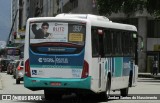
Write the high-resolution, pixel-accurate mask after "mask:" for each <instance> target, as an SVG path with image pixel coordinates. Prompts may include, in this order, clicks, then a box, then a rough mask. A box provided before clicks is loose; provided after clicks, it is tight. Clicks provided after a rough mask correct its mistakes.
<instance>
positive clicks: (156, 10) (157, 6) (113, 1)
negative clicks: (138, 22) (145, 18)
mask: <svg viewBox="0 0 160 103" xmlns="http://www.w3.org/2000/svg"><path fill="white" fill-rule="evenodd" d="M97 5H98V11H99V13H100V14H101V15H110V14H111V13H112V12H114V13H117V12H124V13H125V14H126V15H131V14H133V13H134V12H136V11H143V10H144V9H146V10H147V11H148V13H150V14H152V15H154V16H156V17H158V16H160V0H97Z"/></svg>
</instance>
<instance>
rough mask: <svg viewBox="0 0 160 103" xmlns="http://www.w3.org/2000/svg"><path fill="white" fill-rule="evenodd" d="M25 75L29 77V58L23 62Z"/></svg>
mask: <svg viewBox="0 0 160 103" xmlns="http://www.w3.org/2000/svg"><path fill="white" fill-rule="evenodd" d="M25 75H26V76H28V77H31V72H30V64H29V59H27V60H26V62H25Z"/></svg>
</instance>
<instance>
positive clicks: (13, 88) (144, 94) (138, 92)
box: [0, 73, 160, 103]
mask: <svg viewBox="0 0 160 103" xmlns="http://www.w3.org/2000/svg"><path fill="white" fill-rule="evenodd" d="M0 79H1V80H2V81H1V82H0V87H1V88H0V94H14V95H16V94H17V95H20V94H29V95H40V96H41V99H42V100H41V99H39V101H9V100H1V101H0V103H14V102H15V103H16V102H18V103H22V102H24V103H39V102H46V103H48V101H45V99H44V95H43V91H42V90H41V91H30V90H28V89H26V88H24V86H23V81H22V82H21V84H18V85H17V84H16V80H15V79H13V77H12V75H8V74H6V73H0ZM119 94H120V92H119V91H116V92H111V98H110V100H108V101H105V100H101V99H100V98H99V97H98V96H89V97H83V98H82V97H77V96H76V95H74V94H72V95H64V96H63V99H62V100H59V101H52V103H86V102H87V103H106V102H107V103H160V80H158V79H153V78H138V82H137V86H136V87H132V88H130V89H129V97H126V98H121V97H119ZM115 95H116V96H115ZM133 95H134V96H133ZM114 96H115V97H114ZM117 98H118V99H117ZM119 98H120V99H119ZM148 98H149V99H151V100H146V99H148ZM123 99H125V100H123ZM137 99H138V100H137Z"/></svg>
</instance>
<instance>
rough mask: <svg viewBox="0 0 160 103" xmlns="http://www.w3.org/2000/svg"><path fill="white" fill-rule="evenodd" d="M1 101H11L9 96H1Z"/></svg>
mask: <svg viewBox="0 0 160 103" xmlns="http://www.w3.org/2000/svg"><path fill="white" fill-rule="evenodd" d="M2 100H12V98H11V95H2Z"/></svg>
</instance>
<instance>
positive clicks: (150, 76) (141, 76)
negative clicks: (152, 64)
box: [138, 73, 160, 79]
mask: <svg viewBox="0 0 160 103" xmlns="http://www.w3.org/2000/svg"><path fill="white" fill-rule="evenodd" d="M138 77H139V78H155V79H160V73H158V75H152V74H151V73H138Z"/></svg>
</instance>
